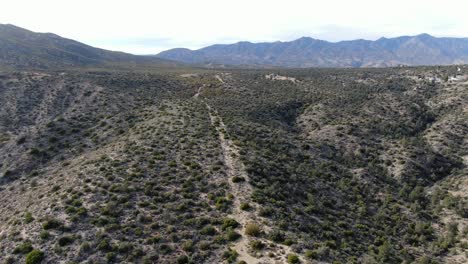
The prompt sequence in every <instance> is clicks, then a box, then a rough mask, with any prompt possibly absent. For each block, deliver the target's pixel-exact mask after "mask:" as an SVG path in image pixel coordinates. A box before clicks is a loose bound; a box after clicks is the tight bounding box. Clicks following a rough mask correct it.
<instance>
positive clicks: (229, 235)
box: [226, 229, 241, 241]
mask: <svg viewBox="0 0 468 264" xmlns="http://www.w3.org/2000/svg"><path fill="white" fill-rule="evenodd" d="M240 237H241V235H240V234H239V233H237V232H236V231H234V230H232V229H228V231H227V232H226V240H228V241H235V240H237V239H239V238H240Z"/></svg>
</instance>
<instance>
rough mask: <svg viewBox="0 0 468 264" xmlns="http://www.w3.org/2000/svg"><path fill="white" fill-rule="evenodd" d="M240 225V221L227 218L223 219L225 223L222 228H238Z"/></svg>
mask: <svg viewBox="0 0 468 264" xmlns="http://www.w3.org/2000/svg"><path fill="white" fill-rule="evenodd" d="M238 226H239V223H238V222H237V221H236V220H234V219H232V218H226V219H224V221H223V225H222V227H221V229H222V230H226V229H228V228H236V227H238Z"/></svg>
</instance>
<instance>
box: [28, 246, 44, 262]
mask: <svg viewBox="0 0 468 264" xmlns="http://www.w3.org/2000/svg"><path fill="white" fill-rule="evenodd" d="M43 259H44V252H42V251H40V250H37V249H34V250H32V251H31V252H29V254H28V255H26V264H37V263H41V261H42V260H43Z"/></svg>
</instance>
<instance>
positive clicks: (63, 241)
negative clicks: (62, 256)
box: [58, 236, 75, 247]
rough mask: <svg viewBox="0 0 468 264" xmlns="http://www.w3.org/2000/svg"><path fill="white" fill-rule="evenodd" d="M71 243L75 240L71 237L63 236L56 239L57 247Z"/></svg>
mask: <svg viewBox="0 0 468 264" xmlns="http://www.w3.org/2000/svg"><path fill="white" fill-rule="evenodd" d="M73 241H75V238H74V237H73V236H63V237H61V238H59V239H58V244H59V246H61V247H64V246H67V245H70V244H72V243H73Z"/></svg>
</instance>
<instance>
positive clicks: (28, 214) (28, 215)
mask: <svg viewBox="0 0 468 264" xmlns="http://www.w3.org/2000/svg"><path fill="white" fill-rule="evenodd" d="M32 221H34V217H33V216H32V214H31V212H26V214H24V222H25V223H26V224H29V223H31V222H32Z"/></svg>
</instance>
